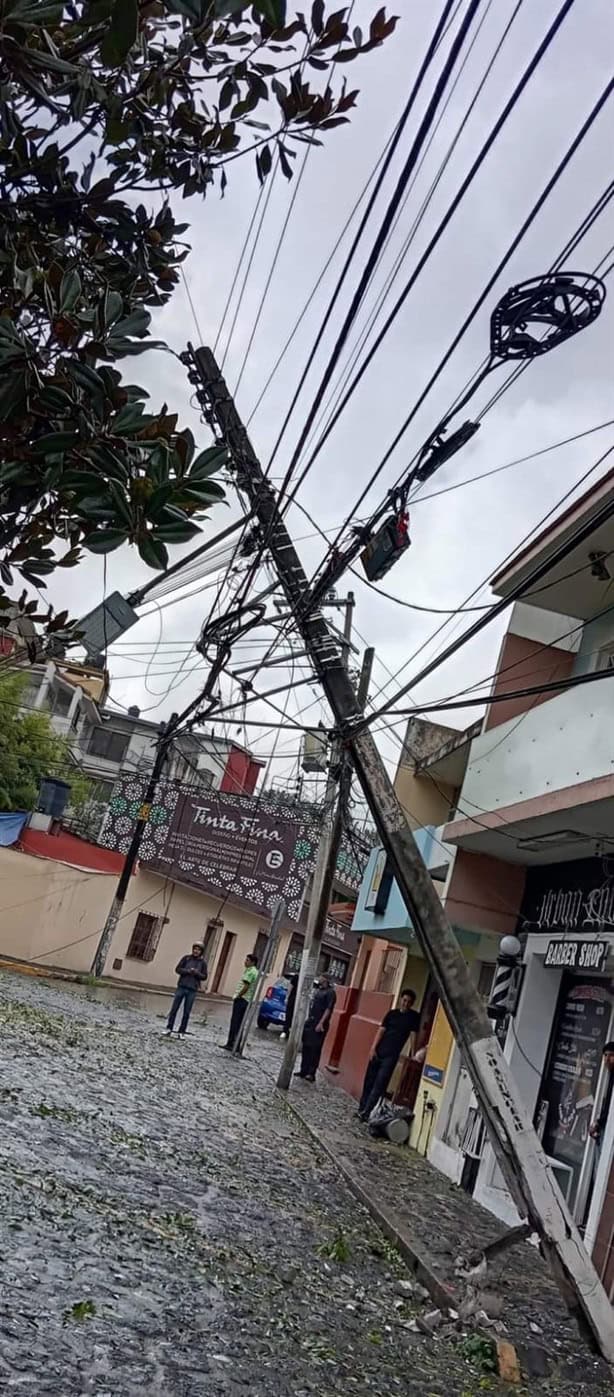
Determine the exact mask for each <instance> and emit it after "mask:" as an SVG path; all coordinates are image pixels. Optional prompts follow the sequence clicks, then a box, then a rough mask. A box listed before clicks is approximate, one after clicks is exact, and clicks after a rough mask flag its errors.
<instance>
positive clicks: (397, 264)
mask: <svg viewBox="0 0 614 1397" xmlns="http://www.w3.org/2000/svg"><path fill="white" fill-rule="evenodd" d="M523 3H524V0H517V3H516V5H515V8H514V10H513V13H512V15H511V17H510V19H509V20H508V22H507V24H506V27H505V29H504V31H503V34H502V36H501V38H500V40H499V42H498V44H497V46H496V48H495V51H494V53H493V54H492V55H491V57H490V59H489V61H488V64H487V66H486V69H485V71H484V73H483V76H482V78H481V80H480V82H479V84H478V86H477V88H476V90H475V92H474V94H473V97H472V99H471V101H470V103H469V106H468V107H467V110H466V112H465V115H464V116H463V118H462V120H461V121H460V123H459V126H458V128H457V130H456V134H455V135H454V137H453V139H452V141H451V142H450V144H449V146H448V149H447V151H446V153H445V155H444V157H443V159H442V160H441V162H440V165H439V168H438V170H437V173H436V174H435V177H434V179H433V180H432V182H431V185H430V188H429V190H428V192H427V194H426V196H425V198H424V200H423V202H422V204H421V205H420V208H419V210H418V213H417V214H416V217H415V219H414V221H413V223H412V225H411V227H410V230H409V232H408V233H407V235H406V237H405V239H404V241H403V244H402V246H401V248H400V250H399V252H398V253H397V256H396V258H395V260H394V263H393V266H392V268H391V270H390V272H389V273H388V276H387V278H386V281H385V284H384V286H383V287H382V290H381V291H380V293H379V296H378V298H377V301H376V304H375V305H374V307H373V309H372V310H371V312H370V314H369V316H368V319H367V322H366V324H365V326H364V328H363V329H362V331H361V332H360V335H359V337H358V340H357V343H356V345H355V346H354V349H353V350H352V352H351V355H350V357H349V360H348V363H347V365H346V368H345V370H344V372H343V374H342V376H341V378H340V382H339V384H338V386H337V388H336V389H335V390H334V392H333V393H331V397H330V402H329V406H328V408H327V409H326V411H325V412H323V413H322V414H321V415H320V417H319V418H318V421H316V422H314V425H313V428H312V431H311V433H310V436H309V440H308V441H307V442H306V443H305V447H306V449H307V448H308V446H309V443H310V441H311V440H312V438H313V437H316V436H317V435H318V433H319V432H320V431H322V430H324V429H325V428H326V427H327V426H328V423H329V421H331V420H332V417H333V415H334V413H335V411H336V408H337V406H338V404H339V403H340V401H341V399H342V397H343V394H344V392H345V389H346V387H347V385H348V383H349V381H350V379H351V377H352V373H353V372H354V369H355V367H356V365H357V363H358V361H359V359H360V355H361V353H362V351H363V349H364V347H365V345H366V343H367V341H368V339H369V336H370V335H371V332H372V330H373V329H374V327H375V325H376V324H377V322H378V320H379V318H380V316H381V314H382V311H383V309H384V307H385V304H386V302H387V300H388V297H389V295H390V292H391V290H392V287H393V286H394V283H395V281H396V279H397V277H398V275H399V272H400V271H401V269H402V267H403V265H404V263H405V261H406V258H407V255H408V253H409V251H410V249H411V247H412V246H413V243H414V241H415V238H416V236H417V234H418V231H419V229H420V227H421V225H422V222H423V220H424V218H425V216H426V214H427V212H428V210H429V208H430V206H431V203H432V201H433V199H434V197H435V194H436V192H437V189H438V187H439V185H440V183H441V180H442V179H443V176H444V174H445V172H446V169H447V167H448V165H449V163H450V160H451V159H452V156H453V154H454V151H455V149H456V147H457V145H458V143H459V141H460V139H461V137H462V135H463V132H464V130H465V128H466V126H467V124H468V122H469V121H470V119H471V116H472V114H473V111H474V110H475V107H476V105H477V103H478V101H479V98H480V96H481V94H482V92H483V90H484V87H485V85H486V83H487V81H488V79H489V77H490V75H491V73H492V71H493V68H494V66H495V64H496V61H497V58H498V57H499V54H500V52H501V49H502V48H503V46H504V44H505V41H506V39H507V37H508V34H509V32H510V30H511V28H512V25H513V24H514V21H515V20H516V18H517V15H518V13H519V11H520V9H521V6H522V4H523ZM491 4H492V0H489V3H488V4H487V7H486V10H485V12H484V14H483V16H482V18H481V20H480V22H479V24H478V26H477V29H476V32H475V34H474V36H473V39H472V40H471V43H470V45H469V47H468V49H467V53H466V55H465V57H464V59H463V62H462V63H461V66H460V68H459V71H458V74H457V76H456V78H455V80H454V82H453V84H452V86H451V88H450V91H449V93H448V96H447V98H446V101H445V102H444V104H443V107H442V109H441V112H440V114H439V117H438V119H437V122H436V123H435V126H434V127H433V130H432V132H431V135H430V137H429V140H428V142H427V144H426V146H425V149H424V151H423V153H422V156H421V159H420V161H419V163H418V165H417V167H416V170H415V173H414V176H413V179H412V180H411V182H410V184H409V186H408V188H407V190H406V191H405V195H404V197H403V201H402V204H401V207H400V208H399V210H398V214H397V217H396V219H395V223H394V225H393V228H392V229H391V235H392V233H393V232H394V228H396V226H397V223H398V221H399V219H400V217H401V216H402V213H403V210H404V208H405V206H406V204H407V202H408V200H409V198H410V197H411V194H412V192H413V189H414V186H415V184H416V181H417V179H418V178H419V175H420V171H421V169H422V166H423V165H424V162H425V160H426V159H427V156H428V153H429V150H430V148H431V145H432V144H433V142H434V140H435V137H436V135H437V131H438V130H439V127H440V125H441V122H442V121H443V119H444V117H445V114H446V111H447V109H448V106H449V104H450V102H451V101H452V98H453V96H454V93H455V91H456V88H457V86H458V84H459V82H460V80H461V77H462V74H463V72H464V70H465V67H466V65H467V63H468V61H469V59H470V57H471V53H472V52H473V48H474V46H475V44H476V42H477V40H478V38H479V35H480V33H481V30H482V28H483V25H484V24H485V22H486V20H487V19H488V15H489V13H490V10H491Z"/></svg>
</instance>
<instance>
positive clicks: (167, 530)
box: [139, 520, 200, 551]
mask: <svg viewBox="0 0 614 1397" xmlns="http://www.w3.org/2000/svg"><path fill="white" fill-rule="evenodd" d="M199 533H200V529H199V528H198V526H197V525H196V524H191V523H190V522H189V521H188V522H187V523H185V524H181V523H180V522H179V520H177V522H176V523H175V524H159V525H158V526H157V527H156V539H159V538H160V539H163V540H164V542H165V543H189V541H190V539H191V538H194V536H195V534H199ZM139 551H140V550H139Z"/></svg>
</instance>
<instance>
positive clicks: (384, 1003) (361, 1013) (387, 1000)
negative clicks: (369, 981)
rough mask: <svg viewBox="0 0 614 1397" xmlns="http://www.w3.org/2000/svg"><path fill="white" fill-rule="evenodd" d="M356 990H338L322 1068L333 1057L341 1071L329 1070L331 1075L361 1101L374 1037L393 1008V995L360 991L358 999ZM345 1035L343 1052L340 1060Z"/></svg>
mask: <svg viewBox="0 0 614 1397" xmlns="http://www.w3.org/2000/svg"><path fill="white" fill-rule="evenodd" d="M356 993H357V992H356V990H351V989H349V988H343V989H341V990H337V1003H336V1006H335V1012H334V1014H333V1019H332V1023H331V1027H330V1029H329V1031H328V1034H327V1036H326V1042H325V1044H324V1051H323V1053H322V1067H323V1068H326V1067H327V1066H328V1063H329V1062H330V1061H331V1058H332V1060H333V1062H335V1065H336V1066H337V1067H338V1072H336V1073H335V1074H334V1075H333V1074H332V1073H330V1074H329V1073H328V1072H327V1074H326V1075H327V1077H328V1078H329V1080H330V1081H333V1082H335V1083H336V1084H337V1085H338V1086H340V1087H342V1088H343V1090H344V1091H347V1092H349V1093H350V1095H351V1096H354V1097H356V1099H357V1100H358V1099H359V1097H360V1094H361V1091H362V1084H363V1080H364V1075H365V1072H366V1070H367V1063H368V1061H369V1058H370V1056H371V1049H372V1047H373V1040H374V1038H375V1035H376V1033H377V1030H378V1028H379V1027H380V1024H381V1022H382V1019H383V1017H384V1014H387V1013H388V1010H389V1009H390V1008H391V1007H392V996H391V995H389V994H375V993H374V991H372V990H359V991H358V995H357V998H355V996H356ZM352 1008H353V1009H354V1012H353V1013H352V1012H351V1010H352ZM341 1036H342V1037H343V1042H342V1051H341V1055H340V1057H339V1058H338V1061H336V1058H337V1052H338V1050H339V1047H340V1046H341V1043H340V1038H341Z"/></svg>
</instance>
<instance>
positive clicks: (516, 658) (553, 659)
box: [484, 631, 575, 732]
mask: <svg viewBox="0 0 614 1397" xmlns="http://www.w3.org/2000/svg"><path fill="white" fill-rule="evenodd" d="M574 659H575V656H574V655H572V653H571V651H570V650H559V648H558V647H557V646H556V645H540V644H539V642H538V641H536V640H528V639H527V637H526V636H523V635H514V634H513V633H512V632H511V631H508V633H507V635H505V636H504V637H503V643H502V645H501V650H500V652H499V659H498V661H497V673H496V675H495V680H494V683H493V686H492V694H506V693H509V692H510V691H511V690H513V689H522V688H524V687H525V686H526V685H530V684H549V683H550V681H551V680H558V679H567V678H568V676H569V675H570V674H571V671H572V668H573V663H574ZM491 696H492V695H491ZM551 697H552V695H551V694H548V693H546V694H532V695H531V696H530V697H525V698H515V699H508V701H507V702H502V703H493V704H492V705H491V707H490V708H488V709H487V710H486V717H485V719H484V732H486V731H487V729H488V728H495V727H498V726H499V724H500V723H507V721H508V719H509V718H516V717H518V715H519V714H520V713H526V712H527V710H528V709H531V708H536V707H537V705H538V704H540V703H545V702H546V701H547V700H548V699H549V698H551Z"/></svg>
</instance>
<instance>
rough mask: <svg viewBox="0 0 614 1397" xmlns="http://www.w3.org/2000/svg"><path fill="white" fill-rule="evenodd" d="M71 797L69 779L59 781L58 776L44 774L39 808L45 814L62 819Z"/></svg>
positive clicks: (39, 793) (39, 794)
mask: <svg viewBox="0 0 614 1397" xmlns="http://www.w3.org/2000/svg"><path fill="white" fill-rule="evenodd" d="M69 799H70V786H69V785H68V782H67V781H59V780H58V778H57V777H56V776H43V778H42V780H41V783H40V786H39V791H38V808H39V810H41V811H42V812H43V814H44V815H51V817H52V819H54V820H61V818H62V815H63V814H64V811H65V809H66V806H67V805H68V801H69Z"/></svg>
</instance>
